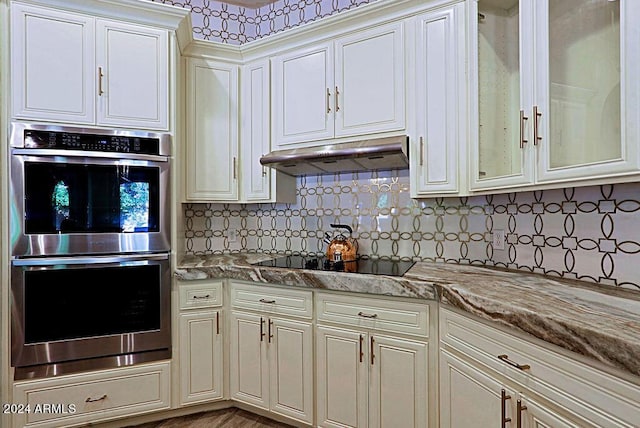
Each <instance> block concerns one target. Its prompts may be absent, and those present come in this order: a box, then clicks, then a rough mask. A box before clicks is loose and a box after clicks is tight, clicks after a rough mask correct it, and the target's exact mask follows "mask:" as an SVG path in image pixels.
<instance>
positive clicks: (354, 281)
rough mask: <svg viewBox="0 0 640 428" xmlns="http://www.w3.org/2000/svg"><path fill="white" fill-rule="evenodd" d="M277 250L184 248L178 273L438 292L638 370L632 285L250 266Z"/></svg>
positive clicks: (457, 268) (444, 271) (424, 294)
mask: <svg viewBox="0 0 640 428" xmlns="http://www.w3.org/2000/svg"><path fill="white" fill-rule="evenodd" d="M280 256H281V255H270V254H228V255H210V256H187V257H185V258H184V259H183V260H181V261H180V263H179V266H178V267H177V269H176V273H177V276H178V278H179V279H181V280H195V279H206V278H230V279H237V280H244V281H253V282H262V283H265V284H279V285H290V286H297V287H306V288H315V289H322V290H334V291H350V292H355V293H367V294H379V295H386V296H396V297H409V298H418V299H426V300H438V301H440V302H441V303H442V304H445V305H450V306H454V307H456V308H459V309H461V310H463V311H466V312H469V313H472V314H475V315H477V316H479V317H481V318H484V319H486V320H491V321H494V322H497V323H499V324H501V325H503V326H507V327H510V328H514V329H516V330H519V331H521V332H525V333H528V334H530V335H532V336H535V337H537V338H539V339H542V340H544V341H546V342H548V343H552V344H555V345H557V346H560V347H562V348H565V349H568V350H570V351H573V352H577V353H579V354H582V355H584V356H587V357H590V358H593V359H596V360H598V361H600V362H602V363H605V364H607V365H610V366H613V367H616V368H618V369H622V370H624V371H626V372H630V373H632V374H634V375H636V376H640V293H639V292H635V291H632V290H625V289H620V290H618V289H615V288H613V287H606V286H598V285H595V284H590V283H586V282H581V281H571V280H562V279H556V278H552V277H548V276H543V275H538V274H529V273H523V272H516V271H505V270H498V269H491V268H483V267H476V266H467V265H455V264H444V263H428V262H418V263H416V264H415V265H414V266H413V267H412V268H411V269H410V270H409V271H408V272H407V273H406V274H405V275H404V276H402V277H392V276H384V275H363V274H353V273H342V272H324V271H313V270H305V269H286V268H275V267H264V266H252V265H251V263H256V262H260V261H263V260H269V259H272V258H274V257H280Z"/></svg>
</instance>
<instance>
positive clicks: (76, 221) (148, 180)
mask: <svg viewBox="0 0 640 428" xmlns="http://www.w3.org/2000/svg"><path fill="white" fill-rule="evenodd" d="M24 171H25V180H24V186H25V231H26V233H27V234H51V233H130V232H158V231H159V223H160V219H159V211H160V197H159V194H160V191H159V179H160V171H159V168H157V167H142V166H109V165H84V164H62V163H41V162H26V163H25V167H24Z"/></svg>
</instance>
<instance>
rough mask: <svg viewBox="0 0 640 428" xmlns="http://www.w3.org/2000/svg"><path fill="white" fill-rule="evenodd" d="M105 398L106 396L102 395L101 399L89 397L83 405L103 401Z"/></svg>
mask: <svg viewBox="0 0 640 428" xmlns="http://www.w3.org/2000/svg"><path fill="white" fill-rule="evenodd" d="M106 398H107V394H103V395H102V397H98V398H91V397H87V399H86V400H84V402H85V403H95V402H96V401H102V400H105V399H106Z"/></svg>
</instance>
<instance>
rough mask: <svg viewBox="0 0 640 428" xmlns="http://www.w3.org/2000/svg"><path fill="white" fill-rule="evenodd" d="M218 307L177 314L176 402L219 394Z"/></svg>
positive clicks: (220, 312)
mask: <svg viewBox="0 0 640 428" xmlns="http://www.w3.org/2000/svg"><path fill="white" fill-rule="evenodd" d="M221 317H222V311H220V310H216V311H198V312H190V313H183V314H180V402H181V404H183V405H184V404H191V403H198V402H202V401H211V400H216V399H221V398H222V397H223V388H222V385H223V340H222V334H221V325H220V323H221Z"/></svg>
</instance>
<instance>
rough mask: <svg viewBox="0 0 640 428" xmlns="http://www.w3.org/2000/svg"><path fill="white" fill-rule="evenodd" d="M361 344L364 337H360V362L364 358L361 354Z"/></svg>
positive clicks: (362, 353)
mask: <svg viewBox="0 0 640 428" xmlns="http://www.w3.org/2000/svg"><path fill="white" fill-rule="evenodd" d="M362 342H364V336H362V335H360V362H362V357H364V352H362Z"/></svg>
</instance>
